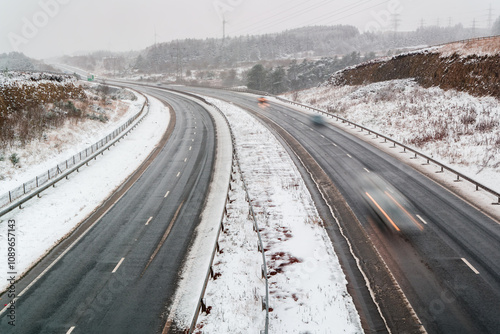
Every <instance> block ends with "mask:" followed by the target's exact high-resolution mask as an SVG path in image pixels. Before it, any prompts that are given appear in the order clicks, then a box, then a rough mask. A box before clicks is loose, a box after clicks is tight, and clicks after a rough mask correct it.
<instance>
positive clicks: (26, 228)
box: [0, 96, 169, 291]
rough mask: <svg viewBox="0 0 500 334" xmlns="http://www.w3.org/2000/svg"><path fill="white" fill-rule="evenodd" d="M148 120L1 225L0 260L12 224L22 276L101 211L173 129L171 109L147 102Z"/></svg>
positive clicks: (3, 274) (0, 265) (3, 272)
mask: <svg viewBox="0 0 500 334" xmlns="http://www.w3.org/2000/svg"><path fill="white" fill-rule="evenodd" d="M148 99H149V101H150V111H149V115H148V116H147V117H146V118H145V119H144V121H143V122H142V123H140V125H139V126H138V127H137V128H136V129H135V130H134V131H132V132H131V133H130V134H129V135H128V136H126V137H125V138H124V139H123V140H122V141H121V142H120V144H118V145H116V146H115V147H114V148H112V149H111V150H110V151H109V152H106V153H105V154H104V155H103V156H101V157H99V158H97V160H95V161H92V162H91V163H90V164H89V167H86V168H83V169H81V171H80V173H77V174H73V175H71V176H70V178H69V180H68V181H64V182H60V183H58V185H57V187H56V188H54V189H49V190H47V191H46V192H44V193H43V194H42V198H41V199H33V200H30V201H28V202H27V203H26V204H25V206H24V209H22V210H19V209H16V210H14V211H12V212H10V213H8V214H6V215H5V216H3V217H2V220H1V221H0V254H5V255H2V258H3V259H5V256H6V254H7V247H8V243H7V233H8V232H7V231H8V226H7V225H8V224H7V222H8V221H9V220H15V222H16V239H17V245H16V248H17V263H16V271H17V273H18V275H19V276H20V275H21V274H22V273H24V272H26V271H27V270H28V269H29V268H30V267H31V266H32V265H33V263H36V261H37V260H38V259H40V258H41V257H42V256H44V254H46V253H47V252H48V251H49V250H50V249H51V248H52V247H53V246H54V245H55V244H57V242H58V241H59V240H60V239H61V238H63V237H64V236H66V235H67V234H68V233H70V232H71V231H72V230H73V229H74V228H75V226H77V225H78V224H79V223H80V222H81V221H83V220H84V219H85V218H86V217H87V216H88V215H89V214H90V213H92V211H94V209H95V208H96V207H98V206H99V205H100V204H101V203H102V202H103V201H104V200H105V199H106V198H107V197H108V196H109V195H110V194H111V193H112V192H113V191H114V190H115V189H116V188H117V187H119V186H120V185H121V184H122V183H123V182H124V181H125V180H126V179H127V178H128V176H129V175H131V174H132V173H133V172H134V171H135V170H136V169H137V168H138V167H139V166H140V165H141V163H142V162H143V161H144V160H145V159H146V158H147V156H148V155H149V154H150V153H151V151H152V150H153V149H154V148H155V147H156V145H157V144H158V142H159V141H160V140H161V138H162V137H163V134H164V132H165V129H166V128H167V126H168V123H169V112H168V110H167V108H166V107H165V106H164V105H163V104H162V103H161V102H160V101H158V100H157V99H155V98H153V97H150V96H149V97H148ZM8 272H9V270H8V268H7V261H6V260H5V261H1V262H0V282H2V283H1V284H0V291H2V290H4V289H5V288H6V287H7V284H8V282H7V273H8Z"/></svg>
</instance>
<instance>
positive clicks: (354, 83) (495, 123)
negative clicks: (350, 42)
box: [284, 37, 500, 191]
mask: <svg viewBox="0 0 500 334" xmlns="http://www.w3.org/2000/svg"><path fill="white" fill-rule="evenodd" d="M450 54H451V55H450ZM415 55H417V57H415ZM450 57H451V58H450ZM404 59H406V60H404ZM436 59H438V60H439V66H437V67H436V68H434V70H432V69H429V66H430V65H429V63H432V62H433V61H435V60H436ZM402 62H407V65H408V66H407V67H408V68H406V69H402ZM453 71H454V73H455V74H453V75H451V74H449V73H450V72H453ZM499 71H500V37H496V38H492V39H484V40H476V41H469V42H459V43H453V44H449V45H443V46H439V47H435V48H431V49H425V50H421V51H416V52H414V53H409V54H404V55H400V56H396V57H392V58H386V59H380V60H377V61H371V62H368V63H365V64H362V65H359V66H354V67H351V68H348V69H346V70H343V71H339V72H337V73H335V74H334V75H332V77H331V79H330V80H329V81H328V82H327V83H325V84H324V85H322V86H321V87H316V88H312V89H308V90H303V91H297V92H292V93H288V94H285V95H284V97H286V98H288V99H290V100H294V101H297V102H299V103H304V104H307V105H312V106H314V107H317V108H320V109H323V110H328V111H330V112H333V113H335V114H336V115H338V116H341V117H344V118H346V119H348V120H350V121H353V122H355V123H358V124H361V125H363V126H366V127H368V128H371V129H373V130H375V131H378V132H380V133H383V134H385V135H389V136H391V137H393V138H394V139H396V140H398V141H400V142H402V143H404V144H406V145H409V146H411V147H413V148H416V149H417V150H419V151H421V152H424V153H426V154H428V155H430V156H432V157H434V158H436V159H438V160H440V161H442V162H443V163H445V164H448V165H450V166H451V167H453V168H455V169H456V170H458V171H461V172H462V173H464V174H466V175H468V176H470V177H472V178H473V179H476V180H478V181H479V182H481V183H483V184H484V185H486V186H488V187H491V188H493V189H495V190H496V191H500V172H499V171H500V168H499V167H500V100H499V97H500V95H499V93H500V91H498V77H499V75H500V73H499ZM479 73H481V75H480V74H479ZM447 75H448V76H447ZM460 77H463V78H466V79H460ZM495 78H496V79H495ZM469 80H472V81H474V82H476V81H477V82H479V83H480V84H478V85H475V84H471V82H472V81H469ZM454 81H455V82H454ZM425 82H429V83H430V82H432V83H433V84H430V85H428V84H425ZM453 82H454V83H453ZM469 84H471V85H472V86H470V87H471V88H470V89H469V88H467V87H468V85H469ZM450 86H454V88H453V87H450Z"/></svg>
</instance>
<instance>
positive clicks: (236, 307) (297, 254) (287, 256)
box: [197, 99, 362, 333]
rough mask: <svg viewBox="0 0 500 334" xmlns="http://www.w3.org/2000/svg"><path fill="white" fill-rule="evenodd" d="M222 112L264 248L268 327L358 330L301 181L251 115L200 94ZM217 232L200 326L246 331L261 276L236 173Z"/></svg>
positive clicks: (260, 320) (259, 314)
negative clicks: (206, 310)
mask: <svg viewBox="0 0 500 334" xmlns="http://www.w3.org/2000/svg"><path fill="white" fill-rule="evenodd" d="M207 100H209V101H211V102H212V103H214V104H215V105H217V106H218V107H219V108H220V109H221V110H222V111H223V112H224V114H225V115H226V117H227V118H228V120H229V123H230V126H231V128H232V131H233V133H234V135H235V138H236V139H235V141H236V142H235V146H236V150H237V152H238V156H239V160H240V161H239V162H240V166H241V171H242V174H243V178H244V179H245V181H246V183H247V185H248V191H249V196H250V201H251V203H252V205H253V208H254V211H255V213H256V218H257V220H258V224H259V227H260V229H261V231H260V232H261V234H262V237H263V243H264V248H265V255H266V261H267V265H268V268H267V270H268V273H269V290H270V301H269V307H270V311H271V312H270V320H269V323H270V326H269V332H270V333H299V332H314V333H329V332H332V331H334V332H339V333H340V332H343V333H359V332H362V328H361V323H360V319H359V315H358V313H357V311H356V309H355V307H354V304H353V301H352V298H351V296H350V295H349V294H348V292H347V288H346V284H347V281H346V279H345V276H344V274H343V272H342V269H341V267H340V264H339V262H338V258H337V256H336V254H335V252H334V249H333V246H332V243H331V241H330V239H329V237H328V235H327V233H326V231H325V230H324V228H323V226H322V221H321V219H320V217H319V214H318V212H317V210H316V208H315V206H314V202H313V200H312V198H311V195H310V194H309V192H308V190H307V188H306V186H305V183H304V181H303V179H302V177H301V175H300V173H299V171H298V169H297V168H296V166H295V165H294V163H293V161H292V159H291V158H290V157H289V155H288V153H287V152H286V150H285V149H284V147H283V146H282V145H281V144H280V143H279V142H278V140H277V139H276V138H275V137H274V135H273V134H272V133H271V132H270V131H269V130H268V129H267V128H266V127H264V126H263V125H262V124H261V123H260V122H259V121H257V120H256V119H254V118H253V117H251V116H250V115H248V114H247V113H246V112H245V111H243V110H241V109H239V108H237V107H235V106H233V105H231V104H228V103H225V102H221V101H218V100H214V99H207ZM233 188H234V190H233V192H232V193H231V198H232V203H231V204H230V205H229V207H228V212H229V216H228V217H227V218H226V219H225V226H226V229H225V231H226V232H225V233H223V234H222V235H221V237H220V239H219V241H220V247H221V248H222V252H221V253H220V254H218V255H217V257H216V259H215V261H214V270H215V272H216V279H215V280H213V281H210V282H209V285H208V287H207V291H206V294H205V297H206V302H207V305H208V306H211V310H210V313H208V314H204V315H203V316H201V317H200V318H199V323H198V326H197V328H199V329H200V330H202V331H203V333H250V332H258V331H259V330H262V329H264V317H265V313H264V311H262V308H261V299H260V298H261V296H262V295H264V285H263V284H264V282H263V279H262V277H261V265H262V258H261V256H260V254H259V253H258V249H257V234H256V233H255V232H254V231H253V230H252V222H251V220H250V219H249V218H248V211H249V206H248V205H249V204H248V202H247V201H246V200H245V195H244V190H243V188H242V184H241V181H237V182H236V183H235V184H234V187H233Z"/></svg>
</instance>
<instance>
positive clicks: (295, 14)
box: [236, 0, 331, 32]
mask: <svg viewBox="0 0 500 334" xmlns="http://www.w3.org/2000/svg"><path fill="white" fill-rule="evenodd" d="M329 3H331V1H329V0H324V1H321V2H320V3H317V4H315V5H312V6H308V7H306V8H304V9H301V10H299V11H297V12H294V13H291V14H290V15H288V16H285V17H282V18H281V19H278V20H275V21H272V22H268V23H265V24H262V25H258V27H257V26H256V24H252V26H254V27H255V29H251V30H250V32H251V31H255V30H262V29H269V28H270V27H273V26H276V25H278V24H280V23H283V22H285V21H287V20H290V19H292V18H295V17H297V16H300V15H303V14H305V13H308V12H310V11H312V10H314V9H317V8H319V7H321V6H323V5H325V4H329ZM297 7H299V6H295V7H294V8H297ZM282 14H283V12H281V13H277V14H274V15H273V16H271V17H270V18H273V17H276V16H282ZM242 30H243V29H237V30H236V32H238V31H242Z"/></svg>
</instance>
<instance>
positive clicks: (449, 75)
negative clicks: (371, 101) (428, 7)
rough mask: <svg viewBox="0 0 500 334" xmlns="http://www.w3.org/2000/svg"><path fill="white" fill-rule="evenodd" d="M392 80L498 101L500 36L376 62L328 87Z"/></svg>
mask: <svg viewBox="0 0 500 334" xmlns="http://www.w3.org/2000/svg"><path fill="white" fill-rule="evenodd" d="M395 79H414V80H415V81H416V82H417V83H418V84H419V85H421V86H422V87H425V88H428V87H440V88H442V89H445V90H448V89H454V90H457V91H463V92H467V93H469V94H471V95H475V96H494V97H497V98H500V85H499V84H498V83H499V82H500V36H495V37H489V38H482V39H474V40H468V41H462V42H456V43H451V44H446V45H442V46H437V47H432V48H428V49H424V50H419V51H415V52H410V53H405V54H400V55H397V56H394V57H391V58H382V59H377V60H374V61H370V62H367V63H363V64H361V65H358V66H354V67H350V68H347V69H345V70H342V71H339V72H337V73H335V74H333V75H332V76H331V77H330V79H329V80H328V82H327V85H334V86H344V85H351V86H352V85H362V84H369V83H375V82H381V81H388V80H395Z"/></svg>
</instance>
